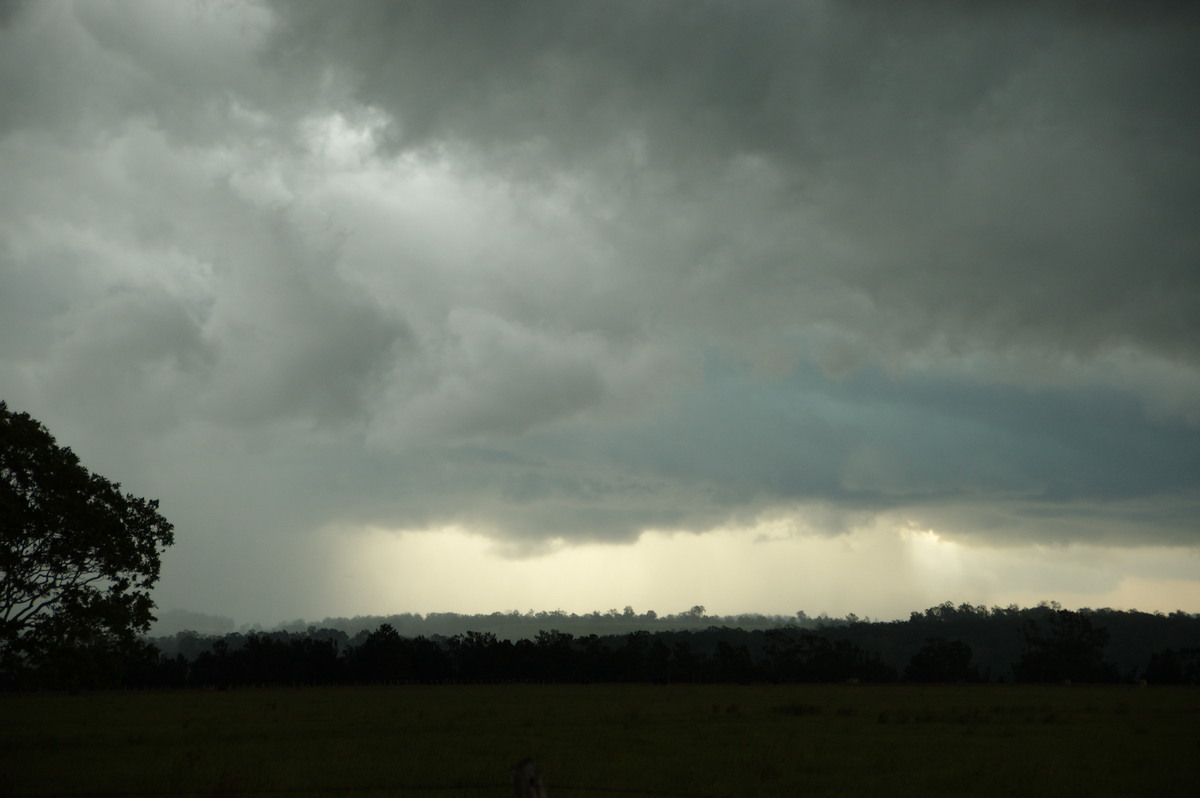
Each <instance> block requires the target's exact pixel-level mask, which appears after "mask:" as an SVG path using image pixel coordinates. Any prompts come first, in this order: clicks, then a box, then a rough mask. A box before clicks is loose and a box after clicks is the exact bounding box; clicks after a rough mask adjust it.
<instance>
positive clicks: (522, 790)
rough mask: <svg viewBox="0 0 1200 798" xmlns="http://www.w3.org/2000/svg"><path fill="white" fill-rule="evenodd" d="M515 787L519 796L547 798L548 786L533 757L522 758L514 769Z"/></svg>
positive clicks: (519, 797) (521, 797)
mask: <svg viewBox="0 0 1200 798" xmlns="http://www.w3.org/2000/svg"><path fill="white" fill-rule="evenodd" d="M512 780H513V787H514V788H516V791H517V798H546V787H545V785H543V784H542V777H541V774H539V773H538V766H537V762H534V761H533V758H532V757H528V758H526V759H522V760H521V761H520V762H518V763H517V764H516V766H515V767H514V768H513V769H512Z"/></svg>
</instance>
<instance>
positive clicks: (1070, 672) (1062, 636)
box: [1013, 610, 1117, 682]
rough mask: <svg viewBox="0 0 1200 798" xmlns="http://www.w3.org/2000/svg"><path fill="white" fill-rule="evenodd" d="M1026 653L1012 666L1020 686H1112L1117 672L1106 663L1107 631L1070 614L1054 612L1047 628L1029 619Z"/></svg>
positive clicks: (1050, 616)
mask: <svg viewBox="0 0 1200 798" xmlns="http://www.w3.org/2000/svg"><path fill="white" fill-rule="evenodd" d="M1024 636H1025V650H1024V651H1023V652H1022V654H1021V658H1020V659H1019V660H1018V661H1017V663H1016V664H1015V665H1014V666H1013V673H1014V675H1015V676H1016V677H1017V681H1021V682H1062V681H1071V682H1110V681H1116V678H1117V674H1116V669H1115V668H1113V667H1112V666H1111V665H1109V664H1108V663H1106V662H1105V661H1104V648H1105V646H1107V645H1108V636H1109V635H1108V630H1107V629H1104V628H1099V629H1098V628H1096V627H1094V626H1093V625H1092V621H1091V619H1090V618H1089V617H1088V616H1087V615H1084V614H1082V613H1079V612H1072V611H1071V610H1054V611H1052V612H1050V613H1049V614H1048V615H1047V616H1046V625H1045V628H1043V626H1042V625H1041V624H1039V623H1038V622H1037V621H1036V620H1034V619H1032V618H1030V619H1029V620H1028V621H1027V622H1026V626H1025V631H1024Z"/></svg>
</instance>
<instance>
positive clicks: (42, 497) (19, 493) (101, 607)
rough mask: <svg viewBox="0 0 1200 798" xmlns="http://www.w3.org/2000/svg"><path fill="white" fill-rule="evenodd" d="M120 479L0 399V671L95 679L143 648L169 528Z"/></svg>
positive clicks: (152, 504) (154, 507) (59, 679)
mask: <svg viewBox="0 0 1200 798" xmlns="http://www.w3.org/2000/svg"><path fill="white" fill-rule="evenodd" d="M120 487H121V486H120V485H119V484H117V483H113V482H110V481H108V480H107V479H105V478H104V477H101V476H99V475H97V474H92V473H89V472H88V470H87V469H86V468H84V467H83V466H82V465H80V463H79V458H78V457H76V456H75V454H74V453H73V452H72V451H71V450H70V449H69V448H65V447H60V446H58V445H57V444H56V442H55V440H54V437H53V436H52V435H51V434H50V432H49V430H47V429H46V428H45V427H44V426H43V425H42V424H41V423H40V422H38V421H35V420H34V419H32V418H30V416H29V415H28V414H27V413H13V412H11V411H9V409H8V406H7V405H6V404H5V403H4V402H0V679H4V678H7V679H12V678H14V677H15V676H16V675H17V674H19V673H22V672H24V673H28V672H30V670H31V669H33V668H37V669H38V672H39V674H40V677H41V678H42V679H43V680H47V679H49V680H51V681H52V682H54V683H63V682H67V683H70V682H72V681H74V680H79V679H94V678H95V677H96V676H97V675H98V674H101V673H105V672H107V670H108V668H109V667H110V665H109V664H111V663H112V662H115V661H117V660H119V659H120V658H122V657H124V656H125V655H127V654H130V653H136V652H137V651H139V649H143V648H144V643H142V642H141V641H140V640H139V638H138V635H139V634H141V633H145V632H146V631H147V630H148V629H149V628H150V623H151V621H153V620H154V616H153V615H152V614H151V612H152V610H153V608H154V604H153V602H152V601H151V600H150V592H149V591H150V588H151V587H152V586H153V585H154V583H155V582H157V581H158V576H159V568H160V561H159V557H160V553H161V551H162V550H163V549H165V548H166V547H167V546H169V545H171V544H172V543H173V542H174V536H173V534H172V526H171V524H170V523H169V522H168V521H167V520H166V519H165V518H163V517H162V516H161V515H160V514H159V512H158V502H157V501H147V500H145V499H140V498H137V497H135V496H132V495H130V494H124V493H122V492H121V490H120ZM102 663H109V664H102Z"/></svg>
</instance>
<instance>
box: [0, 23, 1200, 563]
mask: <svg viewBox="0 0 1200 798" xmlns="http://www.w3.org/2000/svg"><path fill="white" fill-rule="evenodd" d="M1140 8H1141V7H1140V6H1139V7H1138V8H1133V7H1128V8H1127V7H1123V6H1105V5H1095V4H1092V5H1088V6H1082V5H1081V6H1077V7H1069V6H1048V7H1020V8H1015V7H995V8H986V9H984V8H975V7H973V6H956V5H937V4H906V5H902V6H895V7H892V6H889V7H887V8H881V7H878V6H875V5H865V4H856V3H828V4H825V3H805V4H800V3H790V2H781V3H754V4H750V5H738V4H729V3H651V4H647V3H640V2H617V3H611V2H605V3H592V2H580V3H539V2H534V3H491V2H483V3H377V2H342V3H336V4H329V3H307V2H280V3H248V4H241V5H236V6H229V5H225V4H220V3H200V4H195V5H192V4H180V5H167V4H162V5H155V6H153V7H146V8H142V7H139V8H138V12H137V13H136V14H133V13H131V12H130V7H129V6H128V5H126V4H123V3H119V2H118V3H106V2H94V3H75V4H69V3H53V2H50V3H36V4H34V3H28V4H6V5H3V6H0V183H2V184H3V185H5V187H6V190H5V191H4V192H3V193H2V194H0V380H2V384H3V389H4V390H5V392H6V396H5V398H6V399H7V400H8V401H9V403H10V405H12V406H13V407H14V408H17V409H22V410H28V411H30V412H31V413H33V415H35V416H36V417H38V418H41V419H42V420H44V421H46V422H47V423H48V424H49V425H50V426H51V429H52V430H54V432H55V433H56V434H57V435H58V436H59V437H60V439H62V440H64V441H71V442H72V445H75V446H76V448H77V449H78V450H79V451H81V452H82V453H84V454H85V462H89V464H90V465H92V467H94V468H96V469H97V470H99V471H101V472H104V471H105V470H106V469H107V468H112V469H116V470H117V471H118V472H119V474H120V475H121V478H122V479H123V481H125V482H127V483H129V484H131V485H134V486H136V489H137V490H139V491H142V492H145V493H153V494H155V495H160V496H161V497H162V498H163V499H164V506H165V507H168V508H169V507H171V506H172V505H173V506H175V507H178V508H179V517H178V518H177V519H176V520H177V526H178V527H179V528H180V531H181V540H182V539H186V537H187V535H186V533H187V530H188V529H189V528H192V529H196V530H199V529H204V530H206V531H205V533H204V534H206V535H209V536H210V537H211V540H212V541H213V543H212V544H211V545H213V546H218V545H224V543H225V542H228V541H232V540H241V539H243V538H245V536H247V535H253V536H255V539H256V540H258V541H259V544H256V545H260V546H261V551H262V552H263V554H262V556H263V557H267V556H268V554H267V553H268V552H278V551H281V550H283V549H285V548H286V547H287V546H289V545H293V544H294V542H295V541H298V540H301V539H303V537H304V536H305V535H306V534H310V533H312V532H313V530H317V529H321V528H331V527H336V526H338V525H356V524H357V525H361V526H372V527H381V528H395V529H414V528H425V527H437V526H441V525H446V524H460V525H464V526H468V527H470V528H472V529H475V530H479V531H480V532H482V533H486V534H489V535H492V536H494V537H496V538H497V539H500V540H503V541H507V542H508V543H509V544H511V547H512V548H511V551H513V552H517V553H521V552H535V551H540V550H542V548H541V547H544V546H545V545H546V543H547V541H560V542H561V543H562V544H565V545H570V544H571V543H576V542H581V541H596V540H601V541H630V540H633V539H635V538H636V537H637V536H638V535H639V534H641V533H642V532H643V531H644V530H647V529H657V530H680V529H683V530H689V531H694V532H703V531H705V530H709V529H714V528H717V527H721V526H724V525H728V524H730V523H744V524H746V525H753V524H754V523H756V522H757V521H758V520H760V519H763V518H774V517H792V518H794V519H795V522H794V528H795V529H796V530H797V534H814V533H821V532H825V533H829V534H836V533H840V532H844V531H846V530H847V529H851V528H855V527H861V526H865V525H867V524H869V523H870V519H873V518H878V517H883V516H887V517H889V518H894V519H898V521H897V522H898V523H901V522H903V523H911V524H912V525H913V526H915V527H917V528H929V527H934V528H936V529H937V531H938V533H939V534H941V535H943V536H945V537H952V538H956V539H960V540H962V541H964V542H968V543H972V542H974V543H979V544H981V545H982V544H989V545H991V544H995V545H1002V544H1008V543H1016V542H1030V541H1051V542H1067V541H1095V542H1097V543H1102V544H1104V545H1113V544H1122V545H1136V544H1143V543H1151V542H1154V543H1163V544H1170V545H1187V546H1194V545H1196V544H1197V542H1198V540H1197V534H1198V533H1200V527H1198V526H1197V524H1196V521H1195V519H1196V518H1197V517H1200V514H1198V513H1197V510H1198V509H1200V508H1197V506H1196V505H1197V503H1198V500H1200V314H1197V312H1196V307H1197V300H1198V299H1200V270H1197V269H1196V264H1197V263H1198V262H1200V236H1198V235H1197V233H1196V232H1195V224H1194V219H1195V218H1196V217H1197V212H1198V211H1200V190H1198V189H1197V186H1200V150H1198V148H1197V145H1196V142H1197V141H1200V111H1197V107H1198V106H1197V104H1196V103H1195V87H1194V83H1195V80H1194V78H1193V77H1192V76H1193V75H1194V74H1197V72H1198V71H1200V56H1197V54H1196V48H1195V46H1194V41H1195V35H1196V33H1197V31H1198V30H1200V15H1198V13H1197V12H1196V11H1195V10H1193V9H1191V8H1190V7H1188V6H1186V5H1167V4H1163V5H1161V6H1159V5H1155V6H1154V11H1153V12H1150V11H1143V10H1139V9H1140ZM131 441H132V442H136V443H135V444H131ZM143 486H144V487H143ZM173 517H175V516H173ZM197 534H199V533H197ZM197 545H199V544H197ZM295 545H299V544H295ZM296 556H299V555H296ZM251 559H253V558H251Z"/></svg>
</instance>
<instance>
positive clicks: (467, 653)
mask: <svg viewBox="0 0 1200 798" xmlns="http://www.w3.org/2000/svg"><path fill="white" fill-rule="evenodd" d="M1113 628H1116V629H1119V630H1121V631H1122V634H1124V635H1126V636H1127V637H1128V639H1125V640H1118V639H1116V638H1114V636H1113V634H1112V631H1111V630H1112V629H1113ZM1197 641H1200V616H1195V615H1188V614H1185V613H1173V614H1171V615H1169V616H1167V615H1152V614H1148V613H1136V612H1135V613H1129V612H1119V611H1111V610H1104V611H1091V610H1087V611H1072V610H1065V609H1062V608H1061V607H1059V606H1057V605H1051V604H1047V605H1041V606H1039V607H1034V608H1028V609H1017V608H1010V609H1004V610H987V609H985V608H981V607H970V606H969V605H961V606H959V607H955V606H953V605H950V604H945V605H939V606H938V607H933V608H930V609H929V610H926V611H925V612H924V613H913V614H912V616H911V617H910V619H909V620H908V621H895V622H857V623H848V624H844V625H839V626H835V627H823V628H819V629H812V628H802V627H799V626H795V625H788V626H782V627H777V628H773V629H754V630H746V629H735V628H730V627H711V628H709V629H706V630H702V631H696V630H679V631H660V632H653V633H652V632H649V631H645V630H642V631H635V632H630V633H627V634H619V635H596V634H588V635H582V636H576V635H573V634H571V633H569V632H563V631H559V630H555V629H551V630H544V631H539V632H538V633H537V634H536V635H535V636H533V637H531V638H520V639H517V640H511V639H504V638H500V637H497V636H496V635H495V634H494V633H492V632H478V631H469V632H466V633H463V634H457V635H452V636H448V637H447V636H432V637H426V636H423V635H419V636H404V635H401V634H400V633H399V632H398V631H397V630H396V629H395V628H394V627H392V626H391V625H390V624H386V623H385V624H382V625H380V626H379V627H378V628H376V629H374V630H369V631H368V630H364V631H361V632H359V633H358V634H356V635H353V636H351V635H349V634H347V633H346V632H344V631H341V630H336V629H329V628H324V629H317V628H315V627H314V628H310V629H308V630H305V631H304V632H289V631H275V632H250V633H248V634H241V633H232V634H227V635H224V636H219V637H217V636H202V635H198V634H195V633H190V632H182V633H179V634H176V635H173V636H171V637H169V638H160V639H158V640H156V641H155V642H154V644H153V645H149V644H148V647H147V649H146V651H144V652H143V655H142V656H141V657H135V658H127V659H126V660H125V661H124V663H123V665H122V670H121V673H120V677H119V683H120V684H122V685H124V686H126V687H138V688H146V687H170V688H182V687H195V688H228V687H248V686H269V685H297V686H298V685H339V684H447V683H512V682H531V683H589V682H597V683H599V682H643V683H658V684H672V683H687V684H707V683H752V682H845V681H857V682H864V683H867V682H873V683H880V682H897V681H904V682H914V683H928V682H1014V683H1061V682H1072V683H1133V682H1139V681H1141V680H1145V681H1146V682H1148V683H1152V684H1198V683H1200V646H1197V645H1196V643H1197ZM1137 652H1141V654H1139V655H1138V656H1139V657H1140V659H1139V661H1137V662H1136V663H1135V664H1133V665H1123V664H1121V663H1123V662H1125V661H1127V660H1128V659H1129V657H1130V656H1132V655H1134V654H1135V653H1137ZM1114 653H1120V654H1121V656H1120V657H1114V656H1113V655H1114ZM997 656H1001V657H1004V656H1008V657H1011V658H1010V659H1009V660H1008V661H1007V662H1005V663H1003V667H1000V666H998V665H997ZM109 673H111V669H110V671H109Z"/></svg>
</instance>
